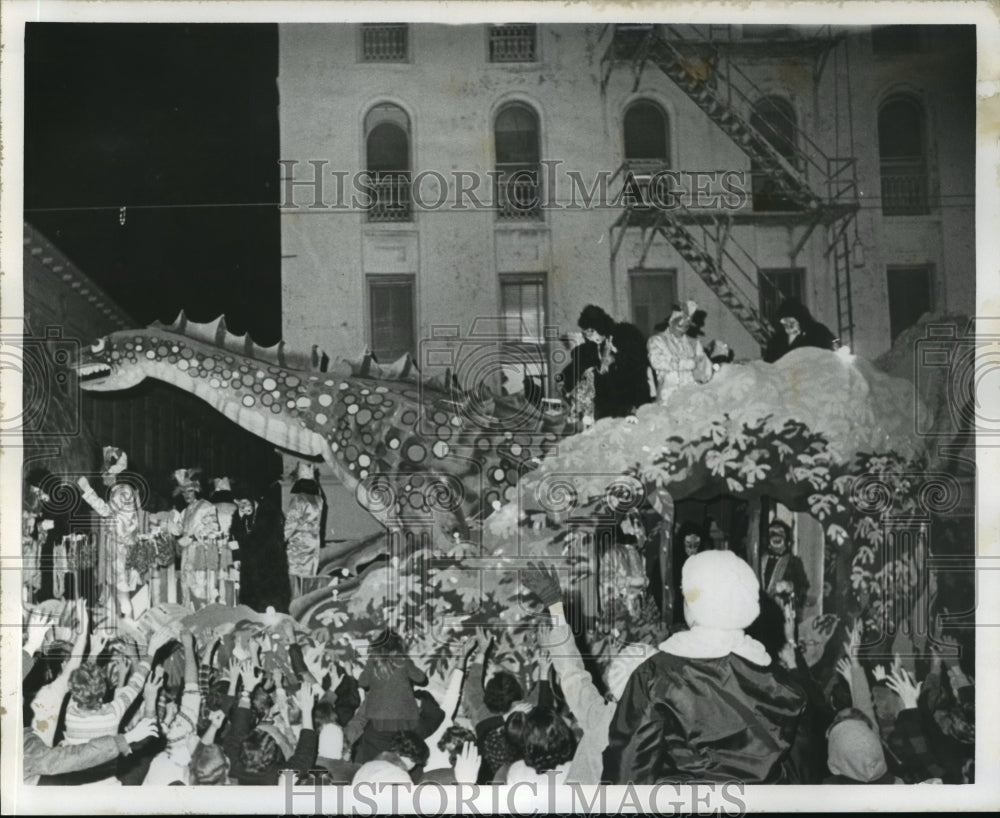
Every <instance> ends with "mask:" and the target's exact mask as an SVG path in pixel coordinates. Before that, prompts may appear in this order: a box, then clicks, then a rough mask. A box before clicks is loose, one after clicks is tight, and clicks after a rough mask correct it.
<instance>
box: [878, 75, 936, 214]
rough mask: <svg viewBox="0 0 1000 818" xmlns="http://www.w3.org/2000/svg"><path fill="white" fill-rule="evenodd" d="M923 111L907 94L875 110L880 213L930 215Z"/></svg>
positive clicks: (897, 95) (888, 101) (899, 95)
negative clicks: (879, 178) (880, 179)
mask: <svg viewBox="0 0 1000 818" xmlns="http://www.w3.org/2000/svg"><path fill="white" fill-rule="evenodd" d="M926 133H927V130H926V118H925V116H924V107H923V105H921V104H920V101H919V100H918V99H916V98H914V97H912V96H910V95H908V94H896V95H894V96H891V97H889V98H888V99H887V100H886V101H885V102H883V103H882V105H881V107H880V108H879V110H878V157H879V165H880V170H881V175H882V213H883V214H884V215H886V216H912V215H920V214H924V213H929V212H930V201H929V196H928V184H927V180H928V173H927V137H926Z"/></svg>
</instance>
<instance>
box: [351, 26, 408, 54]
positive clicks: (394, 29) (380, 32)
mask: <svg viewBox="0 0 1000 818" xmlns="http://www.w3.org/2000/svg"><path fill="white" fill-rule="evenodd" d="M361 59H362V61H363V62H406V61H407V60H408V59H409V26H408V25H407V24H406V23H365V24H363V25H362V26H361Z"/></svg>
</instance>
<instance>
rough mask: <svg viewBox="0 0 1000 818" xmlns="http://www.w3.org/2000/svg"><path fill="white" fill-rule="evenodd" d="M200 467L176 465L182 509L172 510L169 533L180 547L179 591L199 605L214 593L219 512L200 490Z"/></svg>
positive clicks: (188, 602)
mask: <svg viewBox="0 0 1000 818" xmlns="http://www.w3.org/2000/svg"><path fill="white" fill-rule="evenodd" d="M199 473H200V469H177V470H176V471H175V472H174V481H175V482H176V483H177V487H176V488H175V489H174V494H180V495H181V496H182V497H183V499H184V502H185V504H186V505H185V506H184V509H183V510H181V511H176V512H174V518H173V520H171V524H170V533H171V534H173V535H174V536H175V537H177V545H178V547H180V548H181V549H182V556H181V592H182V596H183V600H184V604H185V605H187V606H188V607H194V608H196V609H197V608H203V607H204V606H205V605H208V604H209V603H210V602H214V601H215V599H216V597H217V595H218V587H217V583H216V574H217V572H218V570H219V539H220V537H221V535H222V529H221V528H219V515H218V513H217V512H216V510H215V506H213V505H212V504H211V503H210V502H208V500H205V499H203V498H202V497H200V496H199V495H200V494H201V481H200V480H199V479H198V475H199Z"/></svg>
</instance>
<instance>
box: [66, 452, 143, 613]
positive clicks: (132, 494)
mask: <svg viewBox="0 0 1000 818" xmlns="http://www.w3.org/2000/svg"><path fill="white" fill-rule="evenodd" d="M103 456H104V469H103V471H102V473H101V479H102V481H103V482H104V485H105V487H106V488H107V490H108V494H107V500H104V499H102V498H101V497H99V496H98V495H97V492H95V491H94V489H93V488H92V487H91V485H90V481H89V480H87V478H86V477H81V478H80V479H79V480H77V481H76V482H77V485H78V486H79V487H80V491H81V492H82V493H83V499H84V500H85V501H86V502H87V504H88V505H89V506H90V507H91V508H92V509H94V511H95V512H97V514H98V515H100V516H101V517H102V518H103V521H104V524H103V525H101V532H100V547H99V554H100V561H101V562H100V564H101V566H103V572H102V574H101V576H102V581H101V585H102V587H103V593H104V600H103V602H104V606H105V610H106V611H107V612H108V616H109V619H110V620H111V621H114V620H115V619H117V618H118V617H126V618H128V619H131V618H132V594H133V592H134V591H135V590H136V588H138V586H139V573H138V572H137V571H136V570H135V569H134V568H128V567H126V560H127V558H128V553H129V550H130V549H131V548H134V547H135V545H136V543H137V542H138V540H139V502H138V497H137V496H136V491H135V488H134V487H132V486H130V485H129V484H128V483H125V482H120V481H119V479H118V475H120V474H121V473H122V472H123V471H125V469H126V468H128V456H127V455H126V454H125V452H123V451H122V450H121V449H119V448H117V447H115V446H105V447H104V449H103ZM99 570H100V569H99ZM112 600H114V601H112Z"/></svg>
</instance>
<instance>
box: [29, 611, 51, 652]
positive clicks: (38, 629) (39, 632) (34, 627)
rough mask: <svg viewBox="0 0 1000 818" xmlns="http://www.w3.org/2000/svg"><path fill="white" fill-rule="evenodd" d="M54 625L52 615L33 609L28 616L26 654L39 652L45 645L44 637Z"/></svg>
mask: <svg viewBox="0 0 1000 818" xmlns="http://www.w3.org/2000/svg"><path fill="white" fill-rule="evenodd" d="M55 623H56V618H55V617H54V616H53V615H52V614H50V613H47V612H46V611H43V610H41V609H39V608H33V609H32V610H31V611H30V612H29V614H28V624H27V632H26V636H27V641H26V642H25V645H24V649H25V650H26V651H27V652H28V653H35V652H37V651H39V650H41V648H42V645H43V644H44V643H45V637H46V636H47V635H48V633H49V631H50V630H51V629H52V626H53V625H55Z"/></svg>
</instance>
